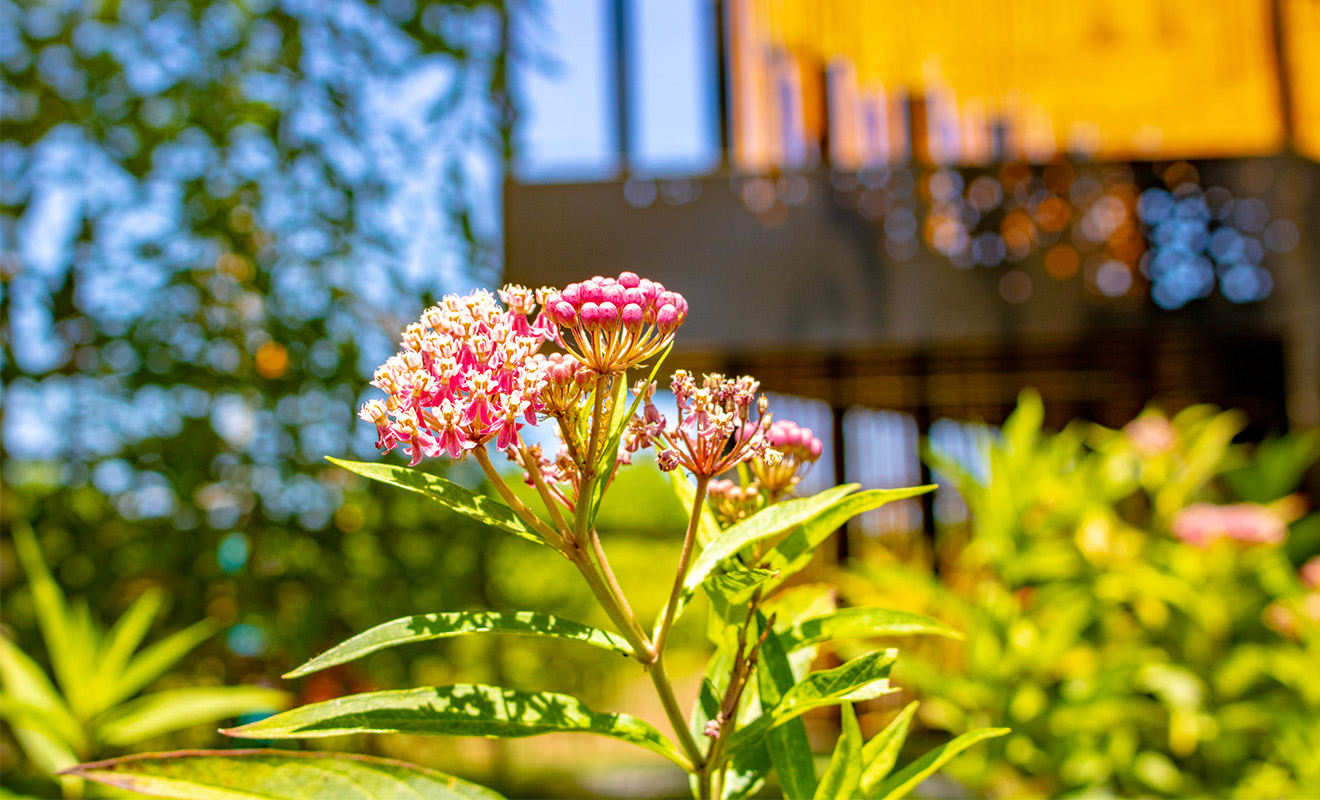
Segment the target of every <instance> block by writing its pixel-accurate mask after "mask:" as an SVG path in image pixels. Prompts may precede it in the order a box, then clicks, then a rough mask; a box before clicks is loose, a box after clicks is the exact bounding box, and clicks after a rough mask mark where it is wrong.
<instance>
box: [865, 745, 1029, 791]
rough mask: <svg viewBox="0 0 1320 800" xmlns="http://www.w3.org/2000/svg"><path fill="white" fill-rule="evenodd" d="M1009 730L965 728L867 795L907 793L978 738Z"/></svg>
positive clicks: (886, 779)
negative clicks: (956, 736) (962, 732)
mask: <svg viewBox="0 0 1320 800" xmlns="http://www.w3.org/2000/svg"><path fill="white" fill-rule="evenodd" d="M1008 732H1009V729H1008V728H980V729H978V730H974V731H968V732H967V733H964V734H963V735H962V736H959V737H958V738H956V739H954V740H953V741H951V742H948V743H946V744H942V745H940V746H939V747H937V748H935V749H934V750H931V751H930V752H928V753H926V754H925V755H923V756H922V757H921V758H918V759H917V760H916V761H913V762H912V763H911V764H908V765H907V766H906V767H904V768H903V769H901V770H899V771H898V772H896V773H894V774H893V775H890V776H889V777H888V778H885V780H884V781H883V782H882V783H881V784H880V785H879V786H877V787H875V789H874V791H873V792H872V793H871V794H869V795H868V797H878V798H882V800H898V798H900V797H906V796H907V793H908V792H910V791H912V790H913V789H915V788H917V786H918V784H920V783H921V782H922V781H924V780H925V779H926V778H929V777H930V776H931V775H934V774H935V772H936V771H937V770H938V769H939V768H940V767H942V766H944V765H945V764H947V763H949V762H950V761H952V760H953V757H954V756H956V755H958V754H959V753H961V752H962V751H964V750H966V749H967V748H969V747H971V746H972V745H974V744H976V743H977V742H980V741H983V740H985V739H993V738H994V737H996V736H1003V735H1004V734H1006V733H1008Z"/></svg>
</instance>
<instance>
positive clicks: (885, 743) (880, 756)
mask: <svg viewBox="0 0 1320 800" xmlns="http://www.w3.org/2000/svg"><path fill="white" fill-rule="evenodd" d="M919 705H921V704H920V703H916V702H913V703H908V704H907V707H906V708H904V709H903V710H902V711H900V712H899V713H898V716H897V717H894V721H893V722H891V723H889V724H888V725H886V726H885V729H884V730H882V731H880V732H879V733H877V734H876V735H875V737H874V738H873V739H871V741H869V742H867V743H866V746H864V747H863V748H862V764H863V767H862V782H861V789H862V794H863V795H866V796H869V795H870V794H871V790H872V789H874V788H875V787H876V785H877V784H879V783H880V781H882V780H884V779H885V778H886V777H888V775H889V773H890V772H891V771H892V770H893V769H894V764H895V763H897V762H898V752H899V751H900V750H902V749H903V742H905V741H907V735H908V728H909V727H911V725H912V716H913V715H914V714H916V713H917V706H919Z"/></svg>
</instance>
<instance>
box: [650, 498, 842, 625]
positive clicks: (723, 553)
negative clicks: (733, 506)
mask: <svg viewBox="0 0 1320 800" xmlns="http://www.w3.org/2000/svg"><path fill="white" fill-rule="evenodd" d="M856 490H857V484H855V483H850V484H845V485H843V486H836V487H834V488H833V489H826V490H825V491H823V492H821V493H820V494H818V495H815V496H813V497H806V498H803V499H801V500H789V501H787V502H784V503H779V504H777V505H773V506H770V507H769V508H767V509H764V510H763V511H760V512H758V513H757V514H755V515H753V516H752V517H750V518H748V519H745V520H743V521H742V522H739V523H738V524H737V525H734V526H733V527H731V528H728V529H727V530H724V531H722V532H720V534H719V535H718V536H716V537H715V538H714V540H712V541H711V542H710V544H709V545H708V546H707V547H706V549H704V550H702V551H701V555H700V556H698V557H697V560H696V562H695V563H693V564H692V567H691V568H690V569H689V570H688V574H687V577H686V578H684V580H683V591H682V593H681V594H680V595H679V605H678V608H677V610H676V611H675V612H674V619H677V618H678V615H679V613H681V612H682V610H683V608H684V607H685V606H686V605H687V601H688V600H689V599H690V598H691V597H692V593H693V592H695V591H696V590H697V587H698V586H700V585H701V584H702V582H703V581H705V580H706V578H708V577H710V574H711V573H712V572H714V571H715V568H716V567H717V566H719V564H720V562H722V561H724V559H726V558H729V557H730V556H732V555H733V554H734V553H737V552H738V551H739V550H741V549H742V548H744V547H746V546H747V545H749V544H751V543H753V542H757V541H760V540H762V539H767V538H769V537H771V536H777V535H778V534H781V533H784V532H786V531H789V530H792V529H793V528H796V527H797V526H799V525H801V524H803V523H804V522H806V521H807V520H809V519H812V518H813V517H815V516H817V515H819V514H821V513H822V512H824V511H825V509H827V508H829V507H830V505H831V504H833V503H834V502H836V501H837V500H838V499H839V498H841V497H843V496H844V495H847V494H848V493H849V492H854V491H856ZM661 622H662V620H656V623H655V625H656V630H657V632H658V630H659V628H660V624H661Z"/></svg>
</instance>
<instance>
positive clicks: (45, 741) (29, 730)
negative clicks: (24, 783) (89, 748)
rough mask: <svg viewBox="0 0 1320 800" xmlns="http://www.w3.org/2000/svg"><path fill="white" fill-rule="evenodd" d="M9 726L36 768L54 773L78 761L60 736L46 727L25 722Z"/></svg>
mask: <svg viewBox="0 0 1320 800" xmlns="http://www.w3.org/2000/svg"><path fill="white" fill-rule="evenodd" d="M9 727H10V729H11V730H13V732H14V738H15V739H18V744H19V746H20V747H22V748H23V752H24V753H27V756H28V758H30V759H32V763H33V764H36V765H37V769H39V770H41V771H42V772H44V773H46V774H47V775H54V774H55V773H57V772H59V771H60V770H62V769H65V768H67V767H71V766H73V765H74V764H77V763H78V757H77V756H75V755H74V754H73V751H72V750H70V749H69V745H68V743H67V742H64V741H61V739H62V737H60V736H59V735H57V734H55V733H53V732H51V731H50V730H49V729H48V728H45V727H42V726H40V725H30V724H27V723H11V724H10V726H9Z"/></svg>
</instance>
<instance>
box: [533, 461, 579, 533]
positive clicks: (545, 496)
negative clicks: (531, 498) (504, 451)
mask: <svg viewBox="0 0 1320 800" xmlns="http://www.w3.org/2000/svg"><path fill="white" fill-rule="evenodd" d="M521 450H522V456H523V461H524V462H525V463H526V465H527V474H529V475H531V476H532V483H533V484H535V485H536V491H537V493H538V494H540V495H541V502H542V503H543V504H545V508H546V510H547V511H549V512H550V518H551V519H552V520H554V523H555V526H556V527H558V528H559V531H560V533H561V535H563V534H567V533H568V530H569V528H568V525H566V524H565V523H564V515H563V514H561V513H559V503H558V502H557V501H556V500H555V498H554V496H553V495H551V494H550V487H548V486H546V485H545V476H543V475H542V474H541V465H540V464H538V463H537V461H538V459H537V458H535V457H534V456H533V455H532V451H530V450H528V449H527V447H526V445H524V446H523V447H522V448H521Z"/></svg>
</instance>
